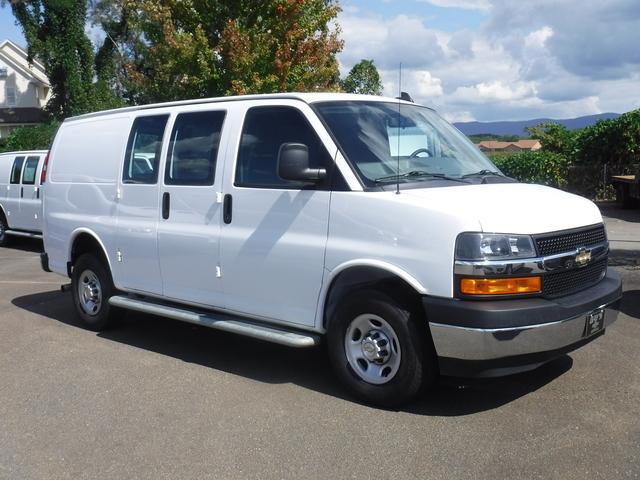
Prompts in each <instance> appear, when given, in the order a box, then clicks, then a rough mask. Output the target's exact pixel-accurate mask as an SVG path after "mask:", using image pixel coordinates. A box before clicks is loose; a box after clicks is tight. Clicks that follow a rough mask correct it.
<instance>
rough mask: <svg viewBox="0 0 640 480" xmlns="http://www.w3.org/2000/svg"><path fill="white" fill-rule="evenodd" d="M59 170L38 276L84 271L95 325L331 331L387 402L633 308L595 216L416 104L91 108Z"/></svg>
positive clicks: (509, 362) (365, 392)
mask: <svg viewBox="0 0 640 480" xmlns="http://www.w3.org/2000/svg"><path fill="white" fill-rule="evenodd" d="M46 176H47V178H46V184H45V185H46V186H45V190H46V191H45V198H44V245H45V253H43V254H42V264H43V268H44V269H45V270H47V271H48V270H52V271H54V272H57V273H59V274H61V275H65V276H68V277H70V278H71V283H72V286H71V290H72V296H73V302H74V305H75V309H76V310H77V313H78V315H79V317H80V319H81V320H82V322H83V323H84V325H86V327H88V328H90V329H95V330H99V329H103V328H106V327H107V326H109V324H110V322H111V321H112V320H113V318H114V317H117V316H118V314H119V313H118V311H119V310H121V309H129V310H136V311H140V312H146V313H151V314H156V315H160V316H165V317H170V318H173V319H177V320H182V321H186V322H192V323H195V324H199V325H204V326H208V327H212V328H217V329H222V330H226V331H230V332H236V333H239V334H243V335H248V336H251V337H254V338H258V339H263V340H267V341H272V342H276V343H280V344H283V345H289V346H292V347H312V346H314V345H316V344H318V343H319V342H320V341H321V339H324V341H326V343H327V347H328V353H329V356H330V361H331V363H332V365H333V367H334V368H335V371H336V373H337V376H338V377H339V378H340V379H341V381H342V382H343V383H344V384H345V385H346V387H347V388H348V389H349V390H350V391H351V392H352V393H353V394H354V395H356V396H357V397H359V398H360V399H363V400H364V401H367V402H370V403H373V404H377V405H384V406H392V405H398V404H400V403H403V402H406V401H408V400H410V399H411V398H413V397H415V396H416V394H417V393H418V392H419V391H420V390H421V388H422V387H425V386H428V385H429V383H430V382H432V381H433V379H434V378H435V377H436V375H438V374H444V375H471V376H491V375H504V374H508V373H513V372H518V371H522V370H527V369H532V368H535V367H537V366H539V365H541V364H542V363H544V362H546V361H548V360H550V359H552V358H554V357H557V356H558V355H561V354H563V353H565V352H568V351H570V350H573V349H575V348H578V347H580V346H582V345H584V344H586V343H588V342H590V341H591V340H593V339H595V338H597V337H598V336H600V335H602V334H603V333H604V331H605V328H606V327H607V326H609V325H610V324H611V323H612V322H613V321H614V320H615V318H616V315H617V310H616V308H617V304H618V301H619V299H620V297H621V281H620V277H619V276H618V275H617V274H616V273H615V272H614V271H613V270H611V269H608V268H607V254H608V251H609V247H608V242H607V234H606V231H605V227H604V224H603V222H602V217H601V215H600V212H599V210H598V208H597V207H596V206H595V205H594V204H593V203H592V202H590V201H588V200H586V199H584V198H581V197H578V196H575V195H571V194H568V193H565V192H562V191H559V190H555V189H552V188H548V187H544V186H540V185H525V184H520V183H516V182H515V181H514V180H512V179H510V178H507V177H505V176H504V175H503V174H502V173H501V172H500V171H499V170H498V168H496V166H495V165H493V164H492V163H491V161H490V160H488V159H487V157H485V156H484V155H483V154H482V153H481V152H480V151H479V150H478V149H477V148H476V147H475V146H474V145H473V144H472V143H471V142H470V141H469V140H468V139H467V138H466V137H465V136H464V135H462V134H461V133H460V132H459V131H457V130H456V129H455V128H454V127H452V126H451V125H450V124H449V123H447V122H446V121H444V120H443V119H442V118H441V117H440V116H438V114H437V113H436V112H434V111H433V110H432V109H430V108H427V107H424V106H420V105H417V104H414V103H411V102H406V101H400V100H395V99H391V98H383V97H373V96H360V95H347V94H333V93H331V94H330V93H315V94H278V95H256V96H241V97H230V98H219V99H208V100H193V101H183V102H174V103H165V104H157V105H149V106H142V107H131V108H124V109H119V110H112V111H106V112H99V113H94V114H88V115H83V116H79V117H75V118H70V119H67V120H66V121H65V122H64V123H63V124H62V126H61V127H60V129H59V131H58V133H57V135H56V137H55V140H54V142H53V145H52V148H51V155H50V157H49V166H48V171H47V174H46ZM238 355H242V352H238Z"/></svg>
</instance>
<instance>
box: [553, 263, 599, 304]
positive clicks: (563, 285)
mask: <svg viewBox="0 0 640 480" xmlns="http://www.w3.org/2000/svg"><path fill="white" fill-rule="evenodd" d="M606 269H607V259H606V258H603V259H602V260H598V261H597V262H594V263H592V264H591V265H587V266H586V267H582V268H576V269H573V270H565V271H562V272H558V273H548V274H547V275H545V276H544V277H542V294H543V295H544V296H545V297H559V296H561V295H569V294H570V293H575V292H578V291H580V290H584V289H585V288H589V287H591V286H592V285H595V284H596V283H598V282H599V281H600V280H601V279H602V277H603V276H604V273H605V271H606Z"/></svg>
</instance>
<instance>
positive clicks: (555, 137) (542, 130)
mask: <svg viewBox="0 0 640 480" xmlns="http://www.w3.org/2000/svg"><path fill="white" fill-rule="evenodd" d="M526 130H527V132H528V133H529V135H530V136H531V138H537V139H538V140H540V144H541V145H542V148H543V149H544V150H545V151H547V152H553V153H558V154H560V155H564V156H565V157H567V158H569V157H570V156H571V155H573V151H574V148H575V136H576V134H575V132H572V131H571V130H569V129H568V128H567V127H565V126H564V125H560V124H558V123H553V122H549V123H541V124H540V125H537V126H535V127H529V128H527V129H526Z"/></svg>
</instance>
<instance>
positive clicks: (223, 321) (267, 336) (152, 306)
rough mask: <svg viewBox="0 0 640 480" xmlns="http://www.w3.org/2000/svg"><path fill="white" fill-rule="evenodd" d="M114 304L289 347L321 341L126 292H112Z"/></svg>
mask: <svg viewBox="0 0 640 480" xmlns="http://www.w3.org/2000/svg"><path fill="white" fill-rule="evenodd" d="M109 304H110V305H112V306H114V307H120V308H125V309H128V310H135V311H137V312H143V313H149V314H151V315H159V316H161V317H167V318H172V319H174V320H180V321H183V322H188V323H194V324H196V325H202V326H205V327H209V328H215V329H218V330H224V331H225V332H232V333H237V334H240V335H245V336H247V337H253V338H257V339H260V340H265V341H267V342H272V343H278V344H280V345H286V346H288V347H296V348H305V347H313V346H314V345H318V344H319V343H320V336H319V335H315V334H312V333H307V332H292V331H289V330H284V329H282V328H279V327H273V326H267V325H262V324H259V323H254V322H252V321H250V320H247V319H244V318H242V317H236V316H231V315H226V314H223V313H217V312H208V313H199V312H194V311H191V310H187V309H186V308H180V307H177V306H173V305H165V304H162V303H155V302H152V301H149V300H143V299H138V298H133V297H130V296H128V295H115V296H113V297H111V298H110V299H109Z"/></svg>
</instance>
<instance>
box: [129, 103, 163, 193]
mask: <svg viewBox="0 0 640 480" xmlns="http://www.w3.org/2000/svg"><path fill="white" fill-rule="evenodd" d="M168 118H169V115H155V116H150V117H138V118H136V119H135V120H134V122H133V126H132V127H131V133H130V134H129V141H128V143H127V153H126V157H125V160H124V171H123V174H122V183H142V184H155V183H156V182H157V181H158V165H159V160H160V150H161V148H162V136H163V135H164V128H165V126H166V124H167V119H168Z"/></svg>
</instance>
